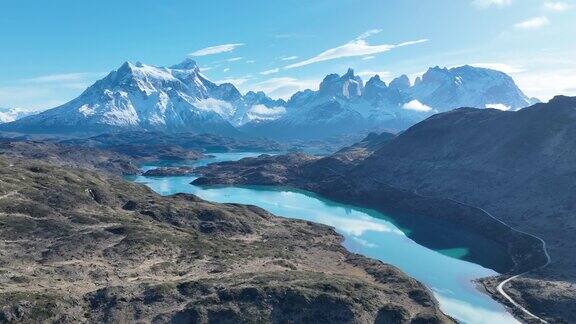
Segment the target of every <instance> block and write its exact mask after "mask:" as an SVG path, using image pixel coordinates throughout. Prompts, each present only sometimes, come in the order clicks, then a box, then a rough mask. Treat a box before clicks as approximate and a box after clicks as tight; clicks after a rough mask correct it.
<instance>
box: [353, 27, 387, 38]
mask: <svg viewBox="0 0 576 324" xmlns="http://www.w3.org/2000/svg"><path fill="white" fill-rule="evenodd" d="M381 32H382V29H370V30H368V31H365V32H363V33H362V34H360V36H358V37H356V39H357V40H359V39H366V38H368V37H370V36H372V35H376V34H380V33H381Z"/></svg>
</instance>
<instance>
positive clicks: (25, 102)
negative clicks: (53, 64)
mask: <svg viewBox="0 0 576 324" xmlns="http://www.w3.org/2000/svg"><path fill="white" fill-rule="evenodd" d="M105 75H106V74H105V73H94V72H78V73H61V74H50V75H41V76H37V77H32V78H26V79H20V80H15V81H13V82H11V83H10V84H6V85H2V86H0V106H1V107H22V108H23V109H25V110H38V109H48V108H53V107H56V106H59V105H61V104H63V103H65V102H67V101H69V100H70V99H72V98H75V97H77V96H78V95H79V94H80V92H81V91H83V90H85V89H86V88H87V87H89V86H90V85H91V84H92V83H94V82H95V81H96V80H98V79H100V78H102V77H103V76H105Z"/></svg>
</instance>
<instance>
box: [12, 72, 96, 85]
mask: <svg viewBox="0 0 576 324" xmlns="http://www.w3.org/2000/svg"><path fill="white" fill-rule="evenodd" d="M99 75H102V73H62V74H50V75H42V76H38V77H34V78H28V79H22V80H20V81H21V82H30V83H50V82H78V81H85V80H87V79H92V78H94V77H95V76H99Z"/></svg>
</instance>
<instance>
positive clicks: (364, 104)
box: [243, 65, 534, 138]
mask: <svg viewBox="0 0 576 324" xmlns="http://www.w3.org/2000/svg"><path fill="white" fill-rule="evenodd" d="M533 101H534V100H533V99H529V98H528V97H526V95H525V94H524V93H523V92H522V91H521V90H520V89H518V87H517V86H516V84H515V83H514V80H512V78H511V77H509V76H508V75H506V74H505V73H502V72H499V71H495V70H490V69H484V68H477V67H472V66H468V65H466V66H462V67H456V68H452V69H446V68H443V69H442V68H439V67H435V68H430V69H429V70H428V71H427V72H426V73H425V74H424V75H423V76H422V77H418V78H417V79H416V81H415V83H414V84H411V82H410V79H409V78H408V77H407V76H406V75H402V76H400V77H398V78H396V79H394V80H392V82H390V84H389V85H386V83H385V82H384V81H382V80H381V79H380V77H379V76H377V75H376V76H374V77H372V78H371V79H370V80H369V81H368V82H367V83H366V84H365V85H364V83H363V81H362V79H361V78H360V77H359V76H356V75H355V74H354V71H353V70H352V69H349V70H348V71H347V72H346V74H344V75H342V76H339V75H338V74H329V75H328V76H326V77H325V78H324V80H323V81H322V83H321V84H320V87H319V90H318V91H311V90H305V91H300V92H298V93H296V94H294V95H293V96H292V98H290V100H289V101H288V102H287V103H286V107H287V109H286V113H285V114H284V115H282V116H281V117H280V118H278V119H276V120H273V121H265V120H264V121H260V122H259V123H258V124H256V125H255V124H253V123H248V124H247V125H245V126H243V129H245V130H246V131H248V132H252V133H255V134H258V135H267V136H273V137H296V138H298V137H312V138H321V137H329V136H334V135H339V134H340V135H341V134H353V133H357V132H359V131H382V130H395V131H399V130H403V129H406V128H408V127H410V126H412V125H413V124H415V123H417V122H420V121H422V120H423V119H425V118H427V117H429V116H431V115H432V114H435V113H438V112H442V111H447V110H451V109H454V108H459V107H478V108H499V109H513V110H516V109H519V108H523V107H526V106H529V105H531V104H532V103H533Z"/></svg>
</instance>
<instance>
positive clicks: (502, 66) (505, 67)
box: [470, 63, 525, 74]
mask: <svg viewBox="0 0 576 324" xmlns="http://www.w3.org/2000/svg"><path fill="white" fill-rule="evenodd" d="M470 65H471V66H475V67H480V68H485V69H492V70H497V71H501V72H504V73H507V74H514V73H520V72H524V71H525V70H524V68H522V67H520V66H516V65H510V64H506V63H471V64H470Z"/></svg>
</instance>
